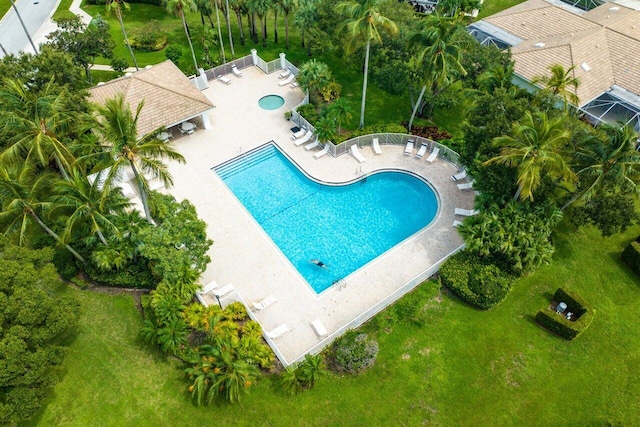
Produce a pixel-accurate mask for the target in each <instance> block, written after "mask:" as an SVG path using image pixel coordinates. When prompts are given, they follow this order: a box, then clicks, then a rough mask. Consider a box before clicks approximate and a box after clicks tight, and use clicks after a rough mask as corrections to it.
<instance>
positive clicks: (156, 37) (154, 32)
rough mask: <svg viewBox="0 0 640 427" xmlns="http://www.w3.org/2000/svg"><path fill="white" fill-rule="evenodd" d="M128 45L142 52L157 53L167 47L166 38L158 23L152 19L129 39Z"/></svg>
mask: <svg viewBox="0 0 640 427" xmlns="http://www.w3.org/2000/svg"><path fill="white" fill-rule="evenodd" d="M129 44H131V47H132V48H134V49H138V50H141V51H143V52H157V51H159V50H161V49H163V48H164V47H165V46H166V45H167V36H165V32H164V30H163V28H162V24H161V23H160V21H158V20H156V19H152V20H151V21H149V22H147V23H146V24H145V25H144V26H143V27H142V28H141V29H139V30H138V31H136V32H135V33H134V34H133V36H132V37H129Z"/></svg>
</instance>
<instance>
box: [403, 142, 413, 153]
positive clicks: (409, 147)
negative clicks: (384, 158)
mask: <svg viewBox="0 0 640 427" xmlns="http://www.w3.org/2000/svg"><path fill="white" fill-rule="evenodd" d="M412 154H413V139H410V140H408V141H407V145H406V146H405V147H404V155H405V156H410V155H412Z"/></svg>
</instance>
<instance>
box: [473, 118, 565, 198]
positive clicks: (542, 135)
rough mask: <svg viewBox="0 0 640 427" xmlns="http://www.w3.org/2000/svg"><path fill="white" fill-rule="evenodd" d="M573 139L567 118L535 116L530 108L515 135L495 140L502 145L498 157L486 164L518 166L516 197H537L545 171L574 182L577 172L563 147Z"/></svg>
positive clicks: (515, 129)
mask: <svg viewBox="0 0 640 427" xmlns="http://www.w3.org/2000/svg"><path fill="white" fill-rule="evenodd" d="M570 139H571V131H570V130H569V129H567V127H566V126H565V123H564V117H563V116H560V117H556V118H554V119H549V118H548V117H547V113H545V112H538V113H536V114H535V115H532V114H531V112H529V111H527V112H526V113H525V115H524V117H523V119H522V121H521V123H514V125H513V129H512V132H511V135H505V136H499V137H496V138H494V139H493V144H494V146H496V147H499V148H501V152H500V154H499V155H498V156H496V157H493V158H491V159H489V160H487V161H486V162H485V163H484V164H485V165H489V164H492V163H499V164H505V165H507V166H513V167H516V168H517V169H518V190H517V191H516V194H515V196H514V199H518V198H520V199H530V200H533V192H534V191H535V190H536V188H537V187H538V186H539V185H540V183H541V182H542V176H543V174H548V175H550V176H551V177H554V178H560V179H563V180H565V181H574V180H575V174H574V173H573V171H572V170H571V168H570V167H569V164H568V162H567V161H566V160H565V157H564V155H563V153H562V149H563V148H564V147H565V146H566V144H567V143H568V142H569V140H570Z"/></svg>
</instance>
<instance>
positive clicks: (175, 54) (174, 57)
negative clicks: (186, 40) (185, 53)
mask: <svg viewBox="0 0 640 427" xmlns="http://www.w3.org/2000/svg"><path fill="white" fill-rule="evenodd" d="M164 56H165V57H166V58H167V59H170V60H171V62H173V63H174V64H176V65H178V63H179V62H180V58H182V46H180V45H176V44H172V45H170V46H169V47H167V50H165V51H164Z"/></svg>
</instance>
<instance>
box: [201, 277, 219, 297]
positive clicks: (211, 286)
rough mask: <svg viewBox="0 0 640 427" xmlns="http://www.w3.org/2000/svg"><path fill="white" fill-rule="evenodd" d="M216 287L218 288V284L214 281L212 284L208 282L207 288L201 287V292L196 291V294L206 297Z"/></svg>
mask: <svg viewBox="0 0 640 427" xmlns="http://www.w3.org/2000/svg"><path fill="white" fill-rule="evenodd" d="M217 287H218V283H217V282H216V281H215V280H214V281H212V282H209V284H207V286H205V287H203V288H202V290H201V291H198V293H199V294H200V295H206V294H208V293H209V292H211V291H213V290H214V289H215V288H217Z"/></svg>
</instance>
